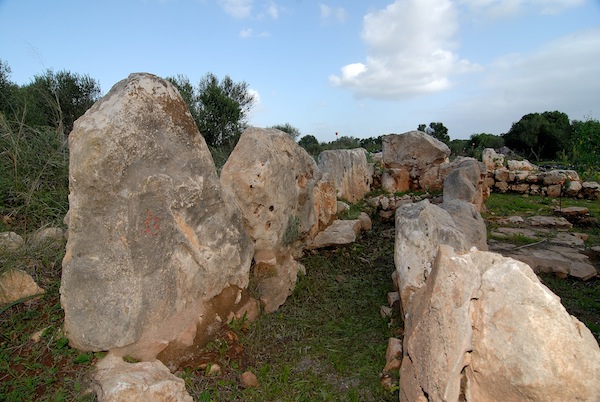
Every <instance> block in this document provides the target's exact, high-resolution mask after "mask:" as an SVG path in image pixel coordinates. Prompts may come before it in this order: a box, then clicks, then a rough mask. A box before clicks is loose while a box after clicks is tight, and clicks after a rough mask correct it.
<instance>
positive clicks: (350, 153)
mask: <svg viewBox="0 0 600 402" xmlns="http://www.w3.org/2000/svg"><path fill="white" fill-rule="evenodd" d="M319 169H321V171H323V172H327V173H329V175H330V176H331V178H332V179H333V182H334V183H335V189H336V191H337V197H338V198H341V199H344V200H346V201H348V202H350V203H355V202H357V201H360V200H362V199H363V197H364V196H365V194H367V193H368V192H369V191H371V184H372V183H373V166H372V165H370V164H369V163H368V161H367V150H366V149H364V148H355V149H334V150H329V151H323V152H321V154H320V155H319Z"/></svg>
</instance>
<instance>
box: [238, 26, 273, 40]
mask: <svg viewBox="0 0 600 402" xmlns="http://www.w3.org/2000/svg"><path fill="white" fill-rule="evenodd" d="M239 36H240V38H242V39H249V38H267V37H269V33H268V32H266V31H263V32H260V33H255V32H254V29H252V28H246V29H242V30H241V31H240V34H239Z"/></svg>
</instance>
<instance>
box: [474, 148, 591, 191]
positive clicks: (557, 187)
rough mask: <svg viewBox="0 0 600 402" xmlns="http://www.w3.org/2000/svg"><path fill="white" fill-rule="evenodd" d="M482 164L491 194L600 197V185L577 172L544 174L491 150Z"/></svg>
mask: <svg viewBox="0 0 600 402" xmlns="http://www.w3.org/2000/svg"><path fill="white" fill-rule="evenodd" d="M482 161H483V163H484V164H485V166H486V168H487V172H488V173H487V178H486V184H487V186H488V187H489V188H490V189H491V190H492V191H497V192H501V193H506V192H514V193H519V194H529V195H542V196H548V197H553V198H556V197H560V196H565V197H577V198H586V199H590V200H596V199H598V197H600V184H598V183H596V182H592V181H582V180H581V179H580V178H579V175H578V174H577V172H576V171H574V170H565V169H554V170H550V171H542V170H541V169H540V167H539V166H536V165H534V164H532V163H530V162H529V161H527V160H523V161H518V160H507V159H506V157H505V156H504V155H503V154H498V153H496V151H495V150H493V149H491V148H487V149H485V150H484V151H483V154H482Z"/></svg>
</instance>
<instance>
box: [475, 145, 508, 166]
mask: <svg viewBox="0 0 600 402" xmlns="http://www.w3.org/2000/svg"><path fill="white" fill-rule="evenodd" d="M481 161H482V162H483V164H484V165H485V168H486V169H487V170H488V171H490V172H492V171H494V170H496V169H498V168H501V167H504V161H505V156H504V155H502V154H499V153H497V152H496V150H494V148H485V149H484V150H483V152H482V153H481Z"/></svg>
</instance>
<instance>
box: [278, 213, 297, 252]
mask: <svg viewBox="0 0 600 402" xmlns="http://www.w3.org/2000/svg"><path fill="white" fill-rule="evenodd" d="M299 237H300V218H299V217H297V216H296V215H291V216H290V217H289V219H288V223H287V226H286V228H285V232H284V233H283V238H282V239H281V244H282V245H284V246H288V245H290V244H292V243H294V242H295V241H296V240H298V238H299Z"/></svg>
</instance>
